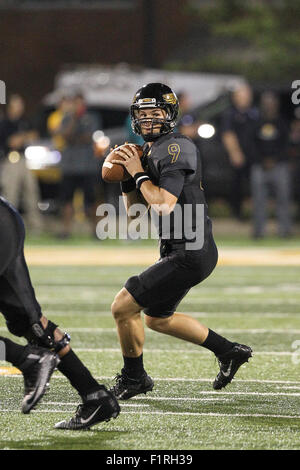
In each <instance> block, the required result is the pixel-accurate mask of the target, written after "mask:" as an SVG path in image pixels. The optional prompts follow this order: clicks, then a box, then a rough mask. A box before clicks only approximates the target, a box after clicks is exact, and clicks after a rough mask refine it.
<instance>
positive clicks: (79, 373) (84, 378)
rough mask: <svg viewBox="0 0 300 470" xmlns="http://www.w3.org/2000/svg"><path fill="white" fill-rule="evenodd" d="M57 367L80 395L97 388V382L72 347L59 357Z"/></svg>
mask: <svg viewBox="0 0 300 470" xmlns="http://www.w3.org/2000/svg"><path fill="white" fill-rule="evenodd" d="M57 368H58V370H59V371H60V372H61V373H62V374H64V375H65V376H66V377H67V379H68V380H69V382H70V383H71V385H72V387H74V388H75V389H76V390H77V392H78V393H79V395H81V396H83V395H87V394H88V393H91V392H94V391H95V390H97V389H98V388H99V384H98V382H97V381H96V380H95V379H94V377H93V376H92V375H91V373H90V371H89V370H88V369H87V368H86V367H85V366H84V365H83V364H82V362H81V360H80V359H79V357H77V356H76V354H75V353H74V351H72V349H71V350H70V351H69V352H68V353H67V354H66V355H65V356H63V357H62V358H60V363H59V365H58V367H57Z"/></svg>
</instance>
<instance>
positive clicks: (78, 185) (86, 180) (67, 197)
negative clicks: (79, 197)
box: [60, 175, 96, 208]
mask: <svg viewBox="0 0 300 470" xmlns="http://www.w3.org/2000/svg"><path fill="white" fill-rule="evenodd" d="M95 188H96V178H95V176H94V175H64V176H63V179H62V182H61V191H60V196H61V200H62V202H63V203H68V202H72V200H73V197H74V193H75V191H76V190H77V189H81V190H82V192H83V196H84V205H85V207H86V208H88V207H90V206H92V205H93V204H94V203H95V201H96V192H95Z"/></svg>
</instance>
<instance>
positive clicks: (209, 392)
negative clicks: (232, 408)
mask: <svg viewBox="0 0 300 470" xmlns="http://www.w3.org/2000/svg"><path fill="white" fill-rule="evenodd" d="M197 394H198V395H215V397H216V398H217V397H218V396H220V395H224V397H226V396H227V397H228V395H245V396H248V395H250V396H259V397H278V396H283V397H300V393H298V392H293V393H291V392H278V393H277V392H230V391H222V392H221V391H216V390H199V392H197ZM213 399H214V398H213V397H212V398H211V400H213ZM140 400H146V401H180V400H181V401H196V402H197V401H202V400H203V397H202V398H197V397H152V396H147V397H143V396H140V397H134V398H131V401H140ZM43 404H44V405H67V404H69V405H77V404H78V403H75V402H74V403H72V402H71V403H67V402H44V403H43ZM120 404H121V405H128V406H129V404H126V403H123V402H122V401H121V403H120ZM131 406H133V405H131Z"/></svg>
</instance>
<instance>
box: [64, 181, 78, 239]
mask: <svg viewBox="0 0 300 470" xmlns="http://www.w3.org/2000/svg"><path fill="white" fill-rule="evenodd" d="M75 188H76V179H75V177H74V176H70V175H63V179H62V182H61V191H60V199H61V205H62V210H61V212H62V232H61V233H60V238H68V237H69V236H70V235H71V231H72V221H73V215H74V210H73V196H74V192H75Z"/></svg>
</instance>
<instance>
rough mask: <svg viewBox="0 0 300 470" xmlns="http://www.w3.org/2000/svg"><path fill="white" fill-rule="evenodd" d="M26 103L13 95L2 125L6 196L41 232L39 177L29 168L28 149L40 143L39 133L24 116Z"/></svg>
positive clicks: (2, 175)
mask: <svg viewBox="0 0 300 470" xmlns="http://www.w3.org/2000/svg"><path fill="white" fill-rule="evenodd" d="M24 113H25V103H24V100H23V98H22V97H21V96H20V95H17V94H14V95H12V96H11V97H10V98H9V100H8V104H7V108H6V116H5V118H4V119H2V121H1V122H0V148H1V155H2V157H1V162H2V163H1V168H0V180H1V188H2V191H1V193H2V195H3V196H4V197H5V198H6V199H8V201H9V202H11V203H12V204H13V205H14V206H16V207H19V206H20V205H22V208H23V209H24V210H25V212H26V216H27V221H28V224H29V227H30V229H31V230H32V231H34V232H36V233H39V232H40V231H41V229H42V219H41V215H40V212H39V209H38V201H39V197H40V195H39V187H38V183H37V180H36V178H35V177H34V175H33V174H32V172H31V171H30V170H29V169H28V168H27V166H26V159H25V156H24V151H25V148H26V146H27V145H28V144H30V143H31V142H32V141H34V140H36V139H37V137H38V135H37V132H36V131H35V130H34V129H33V128H32V126H31V124H30V122H29V121H28V120H27V119H26V118H25V117H24Z"/></svg>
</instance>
